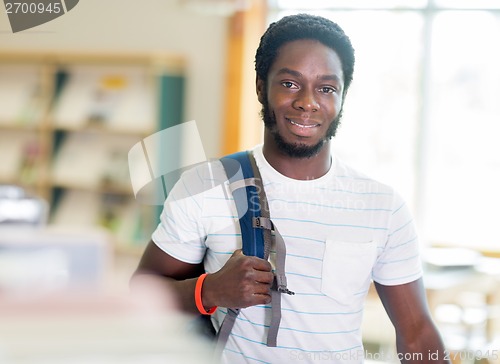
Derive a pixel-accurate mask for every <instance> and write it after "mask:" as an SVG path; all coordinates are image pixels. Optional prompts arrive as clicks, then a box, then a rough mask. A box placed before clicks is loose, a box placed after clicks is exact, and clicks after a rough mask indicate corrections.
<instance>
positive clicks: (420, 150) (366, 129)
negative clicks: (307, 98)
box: [269, 0, 500, 252]
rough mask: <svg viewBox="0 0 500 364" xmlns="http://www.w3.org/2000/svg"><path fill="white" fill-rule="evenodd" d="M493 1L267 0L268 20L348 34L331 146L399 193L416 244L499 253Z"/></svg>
mask: <svg viewBox="0 0 500 364" xmlns="http://www.w3.org/2000/svg"><path fill="white" fill-rule="evenodd" d="M305 3H306V4H307V5H308V7H309V8H307V9H306V8H304V4H305ZM499 3H500V2H499V1H497V0H495V1H493V0H490V1H486V0H483V1H457V0H434V1H432V0H429V1H427V0H412V1H398V0H381V1H373V0H370V1H367V0H349V1H336V2H335V3H334V4H335V5H332V4H333V2H331V1H325V0H309V1H308V2H303V1H292V0H286V1H285V0H281V1H276V2H274V5H271V10H272V11H270V19H269V20H270V21H274V20H276V19H278V18H281V17H283V16H285V15H288V14H291V13H298V12H308V13H313V14H317V15H322V16H325V17H327V18H330V19H332V20H333V21H335V22H337V23H339V24H340V25H341V26H342V28H343V29H344V30H345V31H346V33H347V34H348V35H349V37H350V38H351V41H352V43H353V45H354V48H355V50H356V67H355V72H354V81H353V83H352V85H351V89H350V90H349V92H348V95H347V98H346V101H345V105H344V113H343V119H342V124H341V127H340V129H339V131H338V135H337V137H336V138H335V140H334V143H333V144H334V146H333V148H334V151H335V153H337V154H338V155H340V156H341V157H342V158H343V159H344V160H346V161H348V162H349V163H350V164H351V165H353V166H354V167H356V168H358V169H360V170H362V171H364V172H366V173H367V174H368V175H370V176H373V177H375V178H377V179H378V180H381V181H382V182H385V183H388V184H390V185H392V186H394V187H395V188H396V189H397V190H398V191H399V192H400V193H401V194H402V195H403V196H404V198H405V199H406V200H407V202H408V203H409V205H410V206H411V208H412V209H413V212H414V215H415V216H416V219H417V223H418V225H419V231H420V234H421V237H422V241H423V242H424V243H425V244H434V243H439V244H441V243H446V244H452V245H459V246H468V247H474V248H479V249H484V250H495V251H497V252H498V251H499V250H500V232H499V230H498V229H496V224H495V223H496V222H497V220H499V218H500V214H498V213H497V212H496V209H497V205H498V204H500V192H498V188H499V187H498V186H500V142H499V141H498V139H499V137H500V101H499V99H500V67H499V66H498V65H500V42H499V41H498V39H500V4H499ZM471 4H474V5H475V7H474V8H472V7H471V6H470V5H471ZM452 6H453V7H452Z"/></svg>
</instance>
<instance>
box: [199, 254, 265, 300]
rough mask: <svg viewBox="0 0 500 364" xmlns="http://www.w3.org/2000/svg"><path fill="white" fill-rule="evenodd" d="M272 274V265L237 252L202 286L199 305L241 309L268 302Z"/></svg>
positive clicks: (208, 277)
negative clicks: (201, 302) (200, 303)
mask: <svg viewBox="0 0 500 364" xmlns="http://www.w3.org/2000/svg"><path fill="white" fill-rule="evenodd" d="M273 279H274V274H273V273H272V268H271V264H270V263H269V262H268V261H267V260H264V259H261V258H258V257H249V256H246V255H244V254H243V253H242V251H241V249H238V250H236V251H235V252H234V253H233V255H232V256H231V258H229V260H228V261H227V262H226V264H225V265H224V266H223V267H222V268H221V269H220V270H219V271H218V272H216V273H213V274H209V275H208V276H207V278H206V279H205V282H204V283H203V290H202V301H203V305H204V306H205V307H206V308H210V307H213V306H222V307H230V308H244V307H249V306H255V305H260V304H266V303H269V302H271V285H272V283H273Z"/></svg>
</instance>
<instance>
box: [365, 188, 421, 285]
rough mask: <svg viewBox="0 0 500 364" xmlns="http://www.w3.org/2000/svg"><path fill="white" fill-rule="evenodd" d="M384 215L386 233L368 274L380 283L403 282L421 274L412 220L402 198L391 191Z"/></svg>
mask: <svg viewBox="0 0 500 364" xmlns="http://www.w3.org/2000/svg"><path fill="white" fill-rule="evenodd" d="M391 210H392V211H391V214H390V216H389V219H388V229H387V231H388V234H387V240H386V243H385V245H384V246H382V248H381V249H380V251H379V252H378V256H377V261H376V263H375V266H374V269H373V273H372V277H373V280H374V281H376V282H377V283H380V284H383V285H388V286H392V285H399V284H405V283H409V282H412V281H415V280H417V279H419V278H420V277H421V276H422V262H421V259H420V253H419V251H420V249H419V240H418V235H417V230H416V226H415V222H414V220H413V217H412V216H411V213H410V211H409V209H408V206H407V205H406V203H405V202H404V201H403V199H402V198H401V197H400V196H399V195H398V194H397V193H395V194H394V198H393V203H392V209H391Z"/></svg>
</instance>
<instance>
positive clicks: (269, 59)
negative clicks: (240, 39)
mask: <svg viewBox="0 0 500 364" xmlns="http://www.w3.org/2000/svg"><path fill="white" fill-rule="evenodd" d="M299 39H313V40H317V41H319V42H321V43H322V44H324V45H325V46H327V47H330V48H331V49H333V50H334V51H335V52H336V53H337V54H338V56H339V58H340V61H341V62H342V72H343V73H344V94H345V93H346V91H347V89H348V88H349V85H350V84H351V81H352V77H353V73H354V48H353V47H352V44H351V41H350V39H349V37H348V36H347V35H346V34H345V33H344V31H343V30H342V28H341V27H340V26H339V25H338V24H336V23H334V22H333V21H331V20H329V19H326V18H323V17H320V16H316V15H310V14H296V15H289V16H285V17H284V18H281V19H280V20H278V21H277V22H274V23H272V24H271V25H269V27H268V28H267V30H266V32H265V33H264V35H262V37H261V38H260V44H259V48H257V52H256V54H255V71H256V72H257V78H259V79H261V80H263V81H264V82H265V83H266V84H267V75H268V73H269V69H270V68H271V65H272V64H273V62H274V60H275V59H276V56H277V55H278V51H279V49H280V47H281V46H282V45H283V44H285V43H288V42H292V41H295V40H299Z"/></svg>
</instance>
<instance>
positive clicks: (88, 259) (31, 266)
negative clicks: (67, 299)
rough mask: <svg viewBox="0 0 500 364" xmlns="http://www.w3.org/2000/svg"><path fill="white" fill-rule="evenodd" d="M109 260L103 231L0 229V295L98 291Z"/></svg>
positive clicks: (108, 250) (105, 274)
mask: <svg viewBox="0 0 500 364" xmlns="http://www.w3.org/2000/svg"><path fill="white" fill-rule="evenodd" d="M111 260H112V252H111V243H110V237H109V235H108V234H106V233H105V232H103V231H98V230H96V231H94V230H89V231H57V230H51V229H48V228H43V229H18V228H16V229H10V228H9V229H2V228H0V294H2V293H4V294H10V295H12V294H15V295H21V294H30V295H32V294H35V293H36V294H42V293H47V292H56V291H59V292H61V291H78V290H82V289H85V290H93V291H98V290H100V289H101V288H102V287H103V286H104V284H105V283H106V280H107V276H108V275H109V272H110V270H111V267H112V264H111Z"/></svg>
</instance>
